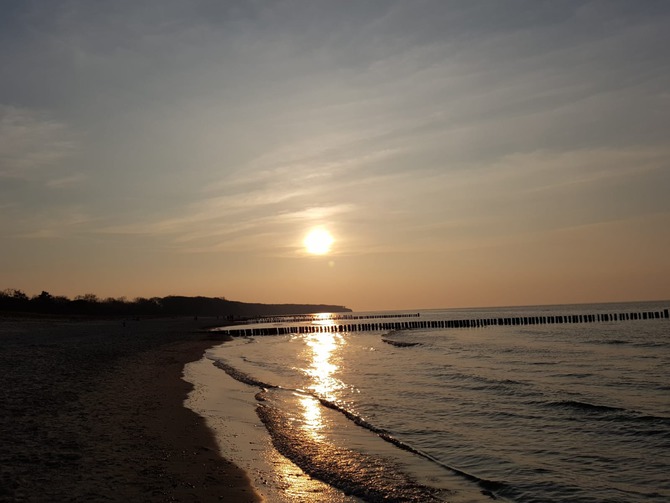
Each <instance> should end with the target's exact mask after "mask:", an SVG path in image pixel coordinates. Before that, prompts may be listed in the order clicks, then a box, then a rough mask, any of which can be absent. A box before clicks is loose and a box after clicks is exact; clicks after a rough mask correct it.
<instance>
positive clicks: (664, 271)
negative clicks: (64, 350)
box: [0, 0, 670, 310]
mask: <svg viewBox="0 0 670 503" xmlns="http://www.w3.org/2000/svg"><path fill="white" fill-rule="evenodd" d="M669 47H670V2H667V1H665V0H658V1H654V0H639V1H632V0H626V1H619V0H604V1H595V0H594V1H571V0H565V1H561V2H558V1H542V0H504V1H502V0H500V1H499V0H484V1H480V0H467V1H466V0H458V1H456V0H435V1H423V0H402V1H392V0H386V1H364V0H361V1H347V0H342V1H319V0H302V1H255V0H249V1H242V0H240V1H226V2H221V1H218V0H190V1H186V0H147V1H138V0H115V1H114V2H108V1H102V0H2V2H0V289H3V288H17V289H21V290H23V291H25V292H26V293H28V294H29V295H34V294H38V293H40V292H41V291H42V290H46V291H48V292H49V293H51V294H52V295H66V296H69V297H74V296H76V295H80V294H85V293H95V294H97V295H98V296H100V297H102V298H105V297H120V296H125V297H127V298H129V299H132V298H135V297H138V296H142V297H153V296H161V297H162V296H166V295H204V296H217V297H218V296H224V297H226V298H228V299H232V300H240V301H247V302H266V303H328V304H340V305H346V306H348V307H350V308H352V309H355V310H373V309H418V308H449V307H475V306H510V305H537V304H558V303H581V302H614V301H629V300H663V299H670V260H668V256H669V255H670V253H669V252H670V141H668V140H669V139H670V138H669V136H670V52H669V49H668V48H669ZM315 227H319V228H321V229H324V230H327V231H328V232H329V233H330V234H331V235H332V238H333V240H334V242H333V244H332V246H331V248H330V251H329V252H328V253H326V254H323V255H314V254H310V253H309V252H308V251H307V250H306V249H305V246H304V245H303V240H304V238H305V235H306V234H307V233H308V232H309V230H310V229H312V228H315Z"/></svg>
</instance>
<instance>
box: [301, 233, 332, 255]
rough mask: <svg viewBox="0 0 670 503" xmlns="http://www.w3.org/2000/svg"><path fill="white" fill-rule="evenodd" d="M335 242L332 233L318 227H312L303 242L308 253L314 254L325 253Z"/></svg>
mask: <svg viewBox="0 0 670 503" xmlns="http://www.w3.org/2000/svg"><path fill="white" fill-rule="evenodd" d="M334 242H335V240H334V239H333V236H331V235H330V232H328V231H327V230H325V229H322V228H320V227H317V228H316V229H312V230H311V231H310V232H309V234H307V236H305V240H304V241H303V244H304V245H305V249H306V250H307V252H308V253H311V254H312V255H324V254H326V253H328V252H329V251H330V247H331V246H332V244H333V243H334Z"/></svg>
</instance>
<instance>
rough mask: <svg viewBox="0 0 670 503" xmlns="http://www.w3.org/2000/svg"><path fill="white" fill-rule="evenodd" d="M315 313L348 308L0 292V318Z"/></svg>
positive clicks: (233, 318) (212, 299)
mask: <svg viewBox="0 0 670 503" xmlns="http://www.w3.org/2000/svg"><path fill="white" fill-rule="evenodd" d="M319 312H329V313H346V312H351V309H349V308H347V307H345V306H339V305H330V304H262V303H251V302H239V301H235V300H228V299H226V298H225V297H201V296H197V297H186V296H179V295H169V296H167V297H152V298H144V297H137V298H135V299H133V300H127V299H126V298H125V297H120V298H111V297H110V298H106V299H102V298H99V297H98V296H96V295H94V294H86V295H79V296H77V297H75V298H74V299H70V298H68V297H64V296H53V295H51V294H50V293H49V292H46V291H42V293H40V294H39V295H35V296H32V297H29V296H28V295H26V294H25V293H24V292H22V291H21V290H16V289H5V290H2V291H0V316H3V315H17V314H30V315H60V316H131V317H136V316H154V317H161V316H194V317H198V316H216V317H218V318H223V319H224V320H227V321H231V322H232V321H236V320H239V319H244V318H248V317H258V316H278V315H291V314H310V313H319Z"/></svg>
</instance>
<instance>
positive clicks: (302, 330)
mask: <svg viewBox="0 0 670 503" xmlns="http://www.w3.org/2000/svg"><path fill="white" fill-rule="evenodd" d="M354 316H356V315H354ZM363 316H368V315H363ZM363 316H359V317H358V318H353V316H352V318H351V319H346V318H343V319H336V318H335V317H329V318H327V319H325V320H321V321H322V322H323V321H327V322H328V324H324V323H316V324H310V325H294V326H282V327H257V328H237V329H235V328H232V329H222V330H219V331H220V332H223V333H224V334H226V335H230V336H233V337H240V336H241V337H244V336H255V335H287V334H307V333H318V332H369V331H384V330H412V329H429V328H455V329H456V328H485V327H489V326H509V325H511V326H514V325H519V326H521V325H552V324H568V323H612V322H624V321H653V320H659V321H660V320H667V319H670V312H669V310H668V309H667V308H666V309H664V310H662V311H643V312H632V313H631V312H628V313H598V314H565V315H550V316H512V317H499V318H472V319H462V320H410V321H407V320H405V318H418V317H419V315H418V314H411V315H404V314H401V315H395V316H393V317H392V318H393V319H392V321H369V322H366V323H346V322H347V321H353V320H354V319H355V320H356V321H360V320H361V319H370V320H374V319H383V318H384V316H386V315H369V316H370V317H369V318H363ZM315 320H318V318H316V317H306V318H305V319H302V317H301V321H315ZM282 321H286V320H282ZM342 321H343V322H342Z"/></svg>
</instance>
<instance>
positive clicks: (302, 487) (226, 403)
mask: <svg viewBox="0 0 670 503" xmlns="http://www.w3.org/2000/svg"><path fill="white" fill-rule="evenodd" d="M184 379H185V380H186V381H188V382H189V383H191V384H193V386H194V389H193V391H192V392H191V393H190V394H189V396H188V398H187V399H186V400H185V402H184V404H185V406H186V407H188V408H189V409H191V410H193V411H194V412H196V413H197V414H199V415H200V416H202V417H204V418H205V420H206V422H207V425H208V426H209V427H210V428H211V429H212V431H213V432H214V433H215V436H216V441H217V444H218V447H219V451H220V453H221V456H223V457H224V458H226V459H228V460H230V461H232V462H234V463H235V464H236V465H237V466H239V467H240V468H242V469H243V470H244V471H245V472H246V473H247V476H248V477H249V479H250V480H251V483H252V486H253V487H254V489H255V491H256V492H257V493H258V494H259V495H260V496H261V497H262V498H263V499H264V500H265V501H269V502H277V503H291V502H303V503H317V502H324V503H352V502H358V501H360V500H359V499H358V498H354V497H350V496H346V495H344V494H343V493H342V492H340V491H338V490H337V489H335V488H333V487H331V486H329V485H327V484H324V483H323V482H320V481H318V480H316V479H313V478H311V477H310V476H308V475H307V474H305V473H304V472H303V471H302V470H301V469H300V468H299V467H298V466H296V465H295V464H294V463H292V462H291V461H289V460H288V459H286V458H285V457H283V456H282V455H281V454H279V453H278V452H277V451H276V450H275V449H274V447H273V446H272V442H271V440H270V436H269V434H268V433H267V430H266V429H265V426H264V425H263V423H261V421H260V419H259V418H258V416H257V415H256V412H255V410H256V404H257V402H256V400H255V398H254V395H255V394H256V393H257V392H258V390H257V389H256V388H254V387H252V386H249V385H247V384H243V383H240V382H238V381H236V380H235V379H233V378H231V377H230V376H228V375H227V374H226V373H225V372H223V371H221V370H220V369H218V368H216V367H215V366H214V365H213V362H212V361H211V360H209V359H208V358H206V357H205V358H202V359H201V360H199V361H196V362H192V363H189V364H187V365H186V367H185V368H184Z"/></svg>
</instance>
